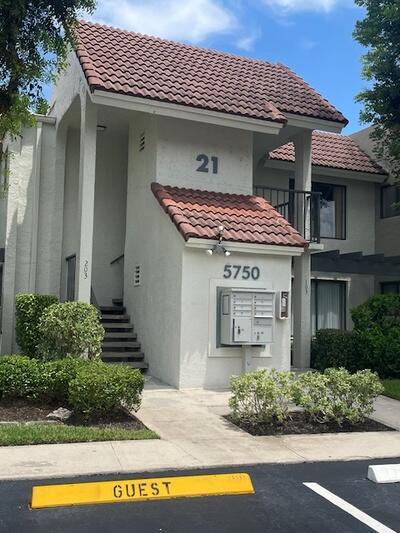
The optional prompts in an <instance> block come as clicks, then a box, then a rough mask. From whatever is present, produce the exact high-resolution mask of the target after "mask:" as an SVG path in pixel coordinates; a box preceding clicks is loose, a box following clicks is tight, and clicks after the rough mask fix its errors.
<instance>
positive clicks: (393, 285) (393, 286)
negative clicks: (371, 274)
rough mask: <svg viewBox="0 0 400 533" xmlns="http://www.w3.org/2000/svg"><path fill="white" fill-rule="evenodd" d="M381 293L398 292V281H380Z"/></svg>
mask: <svg viewBox="0 0 400 533" xmlns="http://www.w3.org/2000/svg"><path fill="white" fill-rule="evenodd" d="M381 293H382V294H400V281H384V282H382V283H381Z"/></svg>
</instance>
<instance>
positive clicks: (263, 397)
mask: <svg viewBox="0 0 400 533" xmlns="http://www.w3.org/2000/svg"><path fill="white" fill-rule="evenodd" d="M382 391H383V386H382V384H381V383H380V381H379V378H378V376H377V375H376V374H374V373H373V372H371V371H370V370H361V371H359V372H356V373H355V374H351V373H350V372H348V371H347V370H345V369H344V368H339V369H336V368H328V369H326V370H325V372H324V373H323V374H321V373H319V372H305V373H303V374H300V375H299V376H297V375H296V374H295V373H294V372H278V371H275V370H273V371H271V372H268V371H267V370H256V371H255V372H249V373H248V374H245V375H243V376H237V377H233V378H232V380H231V393H232V396H231V398H230V401H229V405H230V407H231V409H232V419H233V420H234V421H235V422H241V423H243V422H244V423H251V424H266V423H267V424H268V423H269V424H277V423H278V424H285V422H286V421H287V420H288V419H289V418H290V413H289V409H288V406H289V402H294V403H295V404H296V405H298V406H300V407H302V408H303V410H304V411H305V412H306V413H307V415H308V416H309V418H310V419H311V420H312V421H314V422H319V423H321V424H327V423H334V424H337V425H339V426H341V425H343V424H344V423H351V424H357V423H360V422H363V421H364V420H365V419H366V417H368V416H369V415H370V414H371V413H372V411H373V402H374V399H375V398H376V397H377V395H378V394H380V393H381V392H382Z"/></svg>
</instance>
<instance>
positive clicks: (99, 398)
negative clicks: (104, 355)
mask: <svg viewBox="0 0 400 533" xmlns="http://www.w3.org/2000/svg"><path fill="white" fill-rule="evenodd" d="M143 386H144V378H143V376H142V374H141V373H140V371H139V370H132V369H130V368H129V367H126V366H118V365H107V364H104V363H100V362H98V363H92V364H91V365H90V366H87V367H83V368H81V369H79V371H78V373H77V374H76V377H75V379H73V380H72V381H71V382H70V384H69V402H70V404H71V405H73V407H74V409H75V410H76V411H77V412H79V413H82V414H83V415H85V416H87V417H90V416H102V415H104V414H106V413H109V412H112V411H115V410H116V409H117V408H118V407H120V406H121V405H124V406H125V407H127V408H128V409H133V410H134V411H137V410H138V409H139V407H140V402H141V393H142V390H143Z"/></svg>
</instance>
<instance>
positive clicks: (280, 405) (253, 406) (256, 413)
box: [229, 370, 294, 423]
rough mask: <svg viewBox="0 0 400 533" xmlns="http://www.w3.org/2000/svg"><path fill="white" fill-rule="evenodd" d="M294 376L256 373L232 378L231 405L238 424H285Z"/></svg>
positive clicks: (274, 372) (287, 373)
mask: <svg viewBox="0 0 400 533" xmlns="http://www.w3.org/2000/svg"><path fill="white" fill-rule="evenodd" d="M293 379H294V375H293V374H292V373H291V372H278V371H276V370H272V371H271V372H268V371H267V370H256V371H255V372H249V373H248V374H244V375H243V376H235V377H232V378H231V392H232V396H231V398H230V400H229V406H230V408H231V409H232V418H233V419H234V420H235V421H242V422H250V423H270V422H284V421H285V420H286V419H287V417H288V404H289V401H290V396H291V385H292V382H293Z"/></svg>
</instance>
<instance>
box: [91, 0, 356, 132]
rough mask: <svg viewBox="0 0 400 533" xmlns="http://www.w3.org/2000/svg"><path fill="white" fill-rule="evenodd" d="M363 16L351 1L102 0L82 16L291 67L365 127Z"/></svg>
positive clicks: (353, 123) (352, 120)
mask: <svg viewBox="0 0 400 533" xmlns="http://www.w3.org/2000/svg"><path fill="white" fill-rule="evenodd" d="M362 17H363V11H362V9H361V8H359V7H357V6H355V5H354V2H353V0H98V6H97V10H96V11H95V13H94V14H93V15H91V16H90V17H89V16H86V17H84V18H86V19H91V20H94V21H96V22H101V23H104V24H110V25H112V26H116V27H119V28H124V29H128V30H133V31H138V32H141V33H146V34H149V35H156V36H159V37H165V38H168V39H173V40H177V41H182V42H186V43H191V44H195V45H199V46H204V47H207V48H213V49H216V50H221V51H226V52H231V53H234V54H240V55H245V56H249V57H254V58H257V59H262V60H266V61H270V62H280V63H284V64H285V65H287V66H289V67H290V68H292V69H293V70H294V71H295V72H296V73H297V74H299V75H300V76H302V77H303V78H304V79H305V80H306V81H307V82H308V83H309V84H310V85H311V86H312V87H313V88H314V89H316V90H317V91H318V92H319V93H321V94H322V95H323V96H324V97H325V98H327V99H328V100H329V101H330V102H331V103H332V104H333V105H335V106H336V107H337V108H338V109H339V110H340V111H341V112H342V113H343V114H344V115H345V116H346V118H348V120H349V121H350V123H349V125H348V126H347V127H346V129H345V130H344V131H343V133H352V132H354V131H357V130H359V129H361V128H362V127H365V125H361V124H360V122H359V111H360V106H359V104H356V103H355V101H354V97H355V95H356V94H357V93H358V92H359V91H360V90H362V89H363V88H364V86H365V84H366V82H365V81H364V80H362V78H361V55H362V54H363V53H364V52H365V49H363V48H362V47H361V46H360V45H359V44H358V43H356V42H355V41H354V40H353V37H352V32H353V29H354V25H355V21H356V20H357V19H360V18H362Z"/></svg>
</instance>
